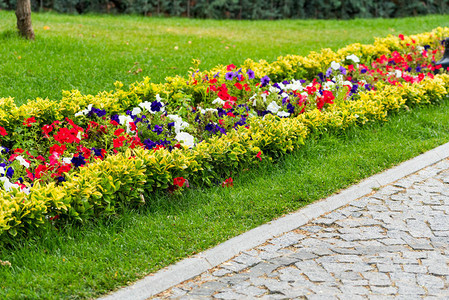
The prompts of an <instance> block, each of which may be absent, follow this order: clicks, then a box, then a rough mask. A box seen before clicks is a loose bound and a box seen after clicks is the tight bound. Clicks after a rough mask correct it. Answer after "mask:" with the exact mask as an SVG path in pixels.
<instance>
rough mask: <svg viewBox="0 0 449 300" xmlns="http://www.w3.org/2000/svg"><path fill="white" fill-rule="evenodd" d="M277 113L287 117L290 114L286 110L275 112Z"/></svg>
mask: <svg viewBox="0 0 449 300" xmlns="http://www.w3.org/2000/svg"><path fill="white" fill-rule="evenodd" d="M277 115H278V116H279V117H288V116H290V113H289V112H286V111H280V112H278V113H277Z"/></svg>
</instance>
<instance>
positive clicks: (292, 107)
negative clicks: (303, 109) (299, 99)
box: [287, 103, 295, 114]
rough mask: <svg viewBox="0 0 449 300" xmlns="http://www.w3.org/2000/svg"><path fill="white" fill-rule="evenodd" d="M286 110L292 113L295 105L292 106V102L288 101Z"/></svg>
mask: <svg viewBox="0 0 449 300" xmlns="http://www.w3.org/2000/svg"><path fill="white" fill-rule="evenodd" d="M287 110H288V112H289V113H291V114H293V113H294V112H295V107H294V106H293V104H291V103H289V104H287Z"/></svg>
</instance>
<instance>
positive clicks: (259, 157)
mask: <svg viewBox="0 0 449 300" xmlns="http://www.w3.org/2000/svg"><path fill="white" fill-rule="evenodd" d="M261 155H262V151H259V153H257V155H256V157H257V158H258V159H260V161H262V157H261Z"/></svg>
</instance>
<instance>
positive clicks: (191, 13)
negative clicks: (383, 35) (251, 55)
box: [0, 0, 449, 20]
mask: <svg viewBox="0 0 449 300" xmlns="http://www.w3.org/2000/svg"><path fill="white" fill-rule="evenodd" d="M31 3H32V8H33V10H34V11H38V10H52V11H57V12H61V13H79V14H82V13H87V12H96V13H125V14H142V15H153V16H154V15H157V16H183V17H193V18H214V19H223V18H226V19H250V20H256V19H285V18H300V19H309V18H310V19H331V18H332V19H351V18H397V17H408V16H417V15H425V14H447V13H448V12H449V0H425V1H419V0H410V1H404V0H394V1H393V0H389V1H381V0H374V1H367V0H330V1H320V0H309V1H305V0H299V1H293V0H257V1H256V0H187V1H181V0H110V1H108V0H32V1H31ZM15 5H16V0H0V8H4V9H11V10H12V9H14V8H15Z"/></svg>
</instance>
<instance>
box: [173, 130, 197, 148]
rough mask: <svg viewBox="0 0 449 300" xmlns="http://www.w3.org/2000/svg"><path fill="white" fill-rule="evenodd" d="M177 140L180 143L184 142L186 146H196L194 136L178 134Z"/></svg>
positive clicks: (184, 133)
mask: <svg viewBox="0 0 449 300" xmlns="http://www.w3.org/2000/svg"><path fill="white" fill-rule="evenodd" d="M175 139H176V140H177V141H178V142H183V144H184V145H186V146H189V147H193V146H194V145H195V143H194V138H193V136H192V135H191V134H189V133H187V132H179V133H177V134H176V136H175Z"/></svg>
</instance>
